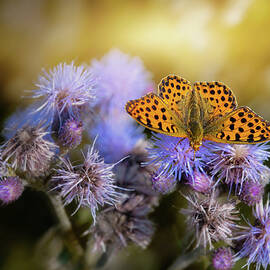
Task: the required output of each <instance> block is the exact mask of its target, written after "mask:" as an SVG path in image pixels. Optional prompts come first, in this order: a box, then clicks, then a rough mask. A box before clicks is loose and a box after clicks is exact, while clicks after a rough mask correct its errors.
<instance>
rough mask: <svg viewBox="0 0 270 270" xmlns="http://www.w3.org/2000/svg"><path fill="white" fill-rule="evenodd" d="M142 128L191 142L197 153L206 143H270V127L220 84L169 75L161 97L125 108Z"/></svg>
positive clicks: (133, 102) (161, 86)
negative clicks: (192, 81)
mask: <svg viewBox="0 0 270 270" xmlns="http://www.w3.org/2000/svg"><path fill="white" fill-rule="evenodd" d="M126 110H127V112H128V113H129V114H130V115H131V116H132V117H133V118H134V119H135V120H136V121H137V122H138V123H139V124H141V125H142V126H145V127H146V128H149V129H150V130H153V131H155V132H159V133H163V134H166V135H169V136H175V137H182V138H188V139H189V141H190V146H191V147H192V148H193V149H194V151H195V152H196V151H197V150H198V149H199V147H200V146H201V145H202V142H203V140H211V141H215V142H221V143H239V144H250V143H259V142H264V141H268V140H270V124H269V122H267V121H265V120H264V119H263V118H262V117H261V116H259V115H257V114H256V113H255V112H253V111H252V110H251V109H250V108H248V107H238V108H237V103H236V98H235V96H234V94H233V93H232V91H231V90H230V89H229V88H228V87H227V86H226V85H224V84H223V83H220V82H197V83H195V84H194V85H193V87H192V86H191V84H190V82H188V81H187V80H185V79H183V78H181V77H178V76H175V75H169V76H167V77H165V78H163V79H162V80H161V82H160V84H159V88H158V94H157V95H156V94H154V93H149V94H147V95H146V96H143V97H141V98H140V99H136V100H130V101H129V102H128V103H127V104H126Z"/></svg>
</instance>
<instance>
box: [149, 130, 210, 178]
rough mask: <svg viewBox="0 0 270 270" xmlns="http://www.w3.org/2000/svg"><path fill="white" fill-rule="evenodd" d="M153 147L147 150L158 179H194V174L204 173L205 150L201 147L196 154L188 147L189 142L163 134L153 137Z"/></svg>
mask: <svg viewBox="0 0 270 270" xmlns="http://www.w3.org/2000/svg"><path fill="white" fill-rule="evenodd" d="M153 142H154V145H153V147H152V148H148V152H149V159H150V162H149V163H151V164H154V165H155V166H157V167H158V177H160V176H162V177H170V176H172V175H174V179H175V180H180V179H181V176H182V174H184V176H186V177H191V178H192V179H194V172H195V171H197V172H202V173H203V172H204V166H205V158H204V157H205V155H206V153H207V151H208V150H207V149H206V148H204V147H203V146H202V147H201V148H200V149H199V151H197V152H196V158H195V159H194V151H193V149H192V148H191V147H190V144H189V140H188V139H183V138H177V137H171V136H167V135H163V134H157V135H154V136H153Z"/></svg>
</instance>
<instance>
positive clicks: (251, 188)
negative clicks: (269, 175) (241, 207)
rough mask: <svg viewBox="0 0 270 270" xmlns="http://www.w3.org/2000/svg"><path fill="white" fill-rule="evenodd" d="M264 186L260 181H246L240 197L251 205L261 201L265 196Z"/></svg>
mask: <svg viewBox="0 0 270 270" xmlns="http://www.w3.org/2000/svg"><path fill="white" fill-rule="evenodd" d="M263 193H264V186H263V185H262V184H261V183H259V182H251V181H245V182H244V184H243V188H242V190H241V193H240V194H239V198H240V200H241V201H243V202H244V203H246V204H248V205H249V206H251V205H255V204H256V203H258V202H260V200H261V199H262V197H263Z"/></svg>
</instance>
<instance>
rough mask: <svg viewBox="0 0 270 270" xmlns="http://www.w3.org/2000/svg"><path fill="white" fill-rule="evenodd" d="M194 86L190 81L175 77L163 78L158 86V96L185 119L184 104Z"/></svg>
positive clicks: (179, 116)
mask: <svg viewBox="0 0 270 270" xmlns="http://www.w3.org/2000/svg"><path fill="white" fill-rule="evenodd" d="M191 88H192V86H191V84H190V82H189V81H187V80H186V79H184V78H181V77H179V76H175V75H169V76H167V77H165V78H163V79H162V80H161V82H160V84H159V86H158V95H159V96H160V97H161V98H162V99H163V101H164V103H165V104H166V105H167V106H168V107H169V108H170V109H171V110H172V111H175V112H176V114H177V115H178V118H180V119H183V103H184V101H185V97H186V95H187V94H188V92H189V91H190V90H191Z"/></svg>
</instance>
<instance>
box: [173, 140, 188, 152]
mask: <svg viewBox="0 0 270 270" xmlns="http://www.w3.org/2000/svg"><path fill="white" fill-rule="evenodd" d="M184 139H186V138H181V139H179V141H178V142H177V144H176V145H175V147H174V149H173V150H176V148H177V146H178V145H179V144H180V143H181V142H182V141H183V140H184Z"/></svg>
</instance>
